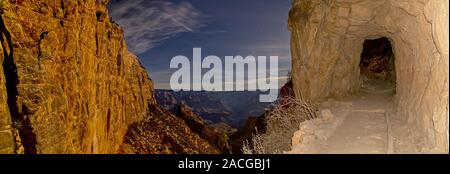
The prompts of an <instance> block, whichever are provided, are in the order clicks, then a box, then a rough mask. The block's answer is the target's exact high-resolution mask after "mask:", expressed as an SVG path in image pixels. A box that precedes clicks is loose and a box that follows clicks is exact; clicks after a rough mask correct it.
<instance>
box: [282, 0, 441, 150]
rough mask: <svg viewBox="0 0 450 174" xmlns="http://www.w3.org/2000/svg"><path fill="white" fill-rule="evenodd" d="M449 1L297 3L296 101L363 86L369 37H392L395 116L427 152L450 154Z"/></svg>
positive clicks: (293, 22)
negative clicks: (362, 66)
mask: <svg viewBox="0 0 450 174" xmlns="http://www.w3.org/2000/svg"><path fill="white" fill-rule="evenodd" d="M448 4H449V2H448V1H447V0H377V1H374V0H294V1H293V4H292V5H293V7H292V9H291V11H290V15H289V28H290V30H291V33H292V41H291V50H292V63H293V65H292V75H293V83H294V89H295V92H296V94H297V96H301V97H303V98H304V99H308V100H312V101H320V100H322V99H325V98H327V97H341V96H345V95H350V94H352V93H354V92H357V91H358V89H359V88H360V83H361V80H360V73H359V71H360V68H359V63H360V56H361V52H362V48H363V42H364V40H366V39H376V38H380V37H386V38H389V39H390V41H391V43H392V47H393V51H394V55H395V68H396V78H397V86H396V95H395V97H394V100H395V108H396V109H395V110H396V115H397V116H398V117H402V118H404V120H405V124H408V125H410V127H411V130H412V132H413V133H415V134H418V135H419V136H420V137H421V141H422V142H424V143H425V144H426V146H427V148H426V149H427V150H426V151H427V152H448V80H449V76H448V73H449V69H448V66H449V57H448V37H449V35H448V25H449V23H448V13H449V12H448Z"/></svg>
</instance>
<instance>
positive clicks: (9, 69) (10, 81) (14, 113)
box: [0, 17, 37, 154]
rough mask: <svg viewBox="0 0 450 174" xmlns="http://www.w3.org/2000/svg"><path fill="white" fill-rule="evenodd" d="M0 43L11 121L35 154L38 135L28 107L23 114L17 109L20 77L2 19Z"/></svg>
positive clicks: (28, 150)
mask: <svg viewBox="0 0 450 174" xmlns="http://www.w3.org/2000/svg"><path fill="white" fill-rule="evenodd" d="M0 31H1V33H0V42H1V45H2V49H3V57H4V60H3V64H2V65H3V71H4V74H5V80H6V85H5V86H6V92H7V96H8V99H7V103H8V109H9V113H10V115H11V120H12V121H13V126H14V128H16V129H18V130H19V136H20V138H21V140H22V144H23V146H24V149H25V153H27V154H35V153H36V152H37V150H36V135H35V134H34V132H33V128H32V127H31V123H30V119H29V118H28V117H25V115H26V114H27V113H28V109H27V108H26V106H23V109H22V112H19V109H18V107H17V96H18V91H17V85H18V84H19V77H18V74H17V66H16V64H15V62H14V57H13V55H14V54H13V50H14V48H13V42H12V38H11V34H10V33H9V31H8V30H7V28H6V26H5V23H4V22H3V18H1V17H0Z"/></svg>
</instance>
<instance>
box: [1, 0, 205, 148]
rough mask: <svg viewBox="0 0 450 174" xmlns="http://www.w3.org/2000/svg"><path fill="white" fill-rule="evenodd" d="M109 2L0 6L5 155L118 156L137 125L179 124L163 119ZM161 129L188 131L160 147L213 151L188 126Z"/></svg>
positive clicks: (13, 1) (54, 0) (59, 0)
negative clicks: (112, 17)
mask: <svg viewBox="0 0 450 174" xmlns="http://www.w3.org/2000/svg"><path fill="white" fill-rule="evenodd" d="M107 3H108V0H86V1H72V0H50V1H30V0H1V1H0V14H1V23H0V29H1V45H2V47H1V48H0V54H1V55H2V56H0V61H1V62H2V65H3V66H0V91H1V92H0V153H118V152H119V150H122V149H123V145H122V143H123V139H124V135H125V134H126V133H127V132H130V130H129V126H130V125H132V124H144V123H149V122H150V123H151V124H159V122H157V121H158V120H157V119H159V118H161V117H165V118H164V119H169V120H170V119H176V118H175V116H173V115H170V114H166V115H164V114H162V115H159V114H158V113H161V112H163V111H161V110H160V109H158V107H157V106H155V105H156V101H155V99H154V97H153V95H154V94H153V84H152V81H151V80H150V79H149V78H148V74H147V72H146V70H145V69H144V68H143V67H142V65H141V64H140V62H139V60H138V59H137V57H136V56H134V55H133V54H132V53H130V52H129V51H128V50H127V47H126V44H125V42H124V37H123V30H122V29H121V28H120V27H119V26H118V25H117V24H115V23H114V22H112V20H110V17H109V15H108V10H107V8H106V6H107ZM161 119H162V118H161ZM162 124H163V125H161V126H164V127H170V128H171V129H174V130H179V129H181V130H184V131H181V132H177V136H176V137H172V139H173V140H175V141H174V143H172V144H164V143H163V142H156V143H157V144H152V145H153V146H157V147H163V148H165V147H166V146H177V147H182V148H191V147H187V146H189V145H185V146H186V147H185V146H179V145H178V143H179V142H181V141H183V138H184V137H185V136H191V137H193V138H191V139H190V142H194V143H195V142H200V141H201V142H205V143H204V144H205V146H208V144H207V142H206V141H205V140H203V139H201V138H200V137H199V136H198V135H191V134H190V133H191V132H190V128H189V127H188V126H187V125H186V124H185V123H184V122H181V121H172V122H166V123H162ZM130 129H131V130H132V129H133V127H131V128H130ZM186 134H189V135H186ZM171 135H173V134H170V135H169V136H171ZM195 147H197V146H192V148H191V149H194V148H195ZM179 151H181V152H188V151H187V150H184V149H181V150H179ZM130 153H131V152H130Z"/></svg>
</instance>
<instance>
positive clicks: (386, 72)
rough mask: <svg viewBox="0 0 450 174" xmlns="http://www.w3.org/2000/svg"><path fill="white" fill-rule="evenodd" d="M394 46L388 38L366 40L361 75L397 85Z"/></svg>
mask: <svg viewBox="0 0 450 174" xmlns="http://www.w3.org/2000/svg"><path fill="white" fill-rule="evenodd" d="M394 59H395V58H394V53H393V51H392V45H391V42H390V41H389V39H388V38H386V37H382V38H379V39H374V40H365V41H364V46H363V51H362V53H361V62H360V64H359V66H360V68H361V75H362V76H364V77H366V78H368V79H371V80H373V79H377V80H383V81H388V82H392V83H393V84H395V81H396V77H395V65H394V62H395V60H394Z"/></svg>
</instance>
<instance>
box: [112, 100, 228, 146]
mask: <svg viewBox="0 0 450 174" xmlns="http://www.w3.org/2000/svg"><path fill="white" fill-rule="evenodd" d="M150 109H151V110H152V112H149V113H148V115H147V116H146V117H145V119H144V120H143V121H141V122H137V123H134V124H132V125H131V126H130V129H129V130H128V132H127V134H126V136H125V140H124V144H123V145H122V148H121V150H120V152H121V153H134V154H219V153H227V152H229V150H227V148H228V147H227V146H228V143H227V142H226V139H224V140H225V142H222V141H221V140H220V138H219V137H220V136H216V135H217V134H213V132H209V131H207V130H205V129H208V128H205V127H204V124H202V122H200V121H199V120H198V119H199V117H198V116H197V117H193V116H192V115H184V114H182V113H180V114H181V115H180V116H179V117H178V116H174V115H173V114H172V113H171V112H169V111H168V110H165V109H162V108H160V107H159V106H150ZM188 125H189V126H192V127H194V128H192V127H189V126H188ZM224 137H226V136H224ZM212 141H215V142H214V143H211V142H212ZM212 144H213V145H212ZM219 146H220V147H219Z"/></svg>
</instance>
